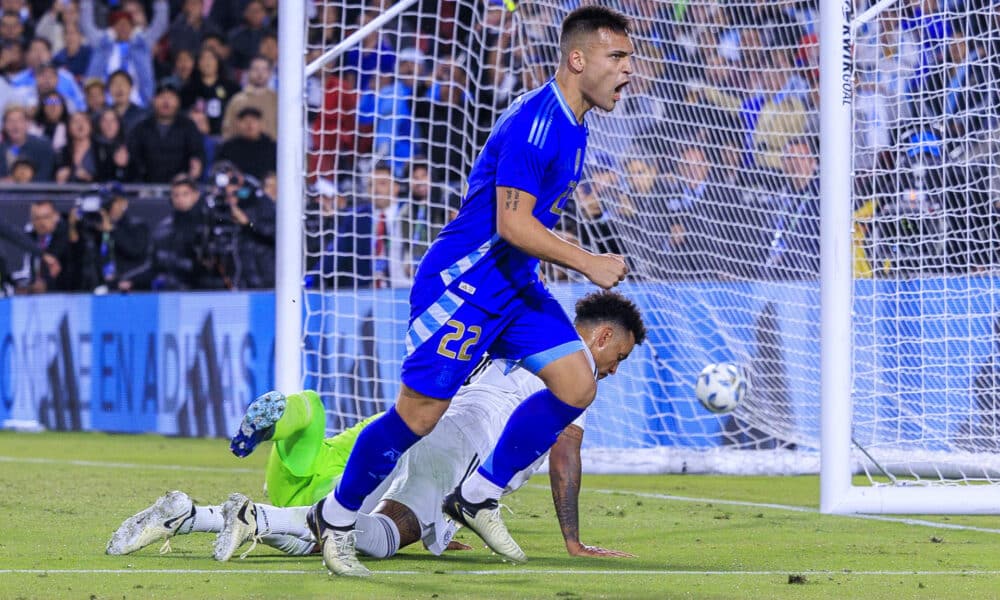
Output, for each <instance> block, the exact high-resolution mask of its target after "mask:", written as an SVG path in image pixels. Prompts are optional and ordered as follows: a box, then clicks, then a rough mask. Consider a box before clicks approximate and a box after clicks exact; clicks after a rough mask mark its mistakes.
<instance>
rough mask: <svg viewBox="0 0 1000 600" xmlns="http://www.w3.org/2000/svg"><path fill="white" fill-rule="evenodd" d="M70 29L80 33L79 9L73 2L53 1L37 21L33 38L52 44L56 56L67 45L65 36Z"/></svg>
mask: <svg viewBox="0 0 1000 600" xmlns="http://www.w3.org/2000/svg"><path fill="white" fill-rule="evenodd" d="M71 28H74V29H75V30H76V31H77V32H78V33H79V32H80V7H79V6H78V5H77V3H76V2H73V1H68V0H54V1H53V2H51V6H50V7H49V9H48V10H47V11H45V14H43V15H42V16H41V18H40V19H38V25H37V26H36V27H35V36H36V37H43V38H45V39H47V40H49V41H50V42H52V51H53V52H55V53H56V54H57V55H58V54H60V53H61V52H62V51H63V50H64V49H65V48H66V47H67V46H68V45H69V41H68V40H67V39H66V36H67V32H68V31H69V29H71ZM60 66H65V65H60ZM83 68H84V69H85V70H86V68H87V65H86V64H84V65H83ZM70 70H72V69H70Z"/></svg>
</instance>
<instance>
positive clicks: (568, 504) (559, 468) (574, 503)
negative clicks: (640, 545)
mask: <svg viewBox="0 0 1000 600" xmlns="http://www.w3.org/2000/svg"><path fill="white" fill-rule="evenodd" d="M582 443H583V430H582V429H580V428H579V427H577V426H576V425H570V426H568V427H566V429H564V430H563V432H562V433H560V434H559V438H558V439H557V440H556V443H555V445H553V446H552V451H551V452H550V453H549V481H550V484H551V487H552V502H553V504H555V509H556V517H557V518H558V519H559V527H560V529H562V534H563V540H565V542H566V551H567V552H569V553H570V554H571V555H572V556H612V557H620V558H628V557H631V556H632V555H631V554H629V553H627V552H620V551H618V550H609V549H606V548H599V547H597V546H588V545H586V544H583V543H581V542H580V478H581V474H582V468H581V464H580V446H581V444H582Z"/></svg>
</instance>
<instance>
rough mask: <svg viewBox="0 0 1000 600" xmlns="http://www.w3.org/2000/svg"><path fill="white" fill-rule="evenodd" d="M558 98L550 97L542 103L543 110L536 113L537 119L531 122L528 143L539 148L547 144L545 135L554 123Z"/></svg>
mask: <svg viewBox="0 0 1000 600" xmlns="http://www.w3.org/2000/svg"><path fill="white" fill-rule="evenodd" d="M556 103H557V100H556V99H555V98H549V99H548V100H546V101H545V103H544V104H542V108H541V110H539V111H538V114H536V115H535V120H534V121H533V122H532V123H531V131H530V132H529V133H528V143H529V144H532V145H534V146H537V147H539V148H541V147H543V146H544V145H545V137H546V136H547V135H548V134H549V126H551V125H552V116H553V113H554V112H555V111H556Z"/></svg>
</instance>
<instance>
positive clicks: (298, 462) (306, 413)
mask: <svg viewBox="0 0 1000 600" xmlns="http://www.w3.org/2000/svg"><path fill="white" fill-rule="evenodd" d="M381 414H382V413H379V414H376V415H372V416H371V417H368V418H367V419H365V420H363V421H361V422H360V423H358V424H356V425H354V426H353V427H351V428H349V429H345V430H344V431H342V432H341V433H338V434H337V435H335V436H333V437H332V438H327V437H326V409H325V407H324V406H323V402H322V401H321V400H320V398H319V395H318V394H317V393H316V392H314V391H312V390H306V391H304V392H301V393H298V394H290V395H289V396H288V397H287V398H286V404H285V412H284V414H283V415H282V416H281V418H280V419H278V422H277V423H275V430H274V435H273V436H272V437H271V439H272V440H273V441H274V444H273V445H272V448H271V455H270V457H268V460H267V471H266V475H265V485H266V490H267V495H268V498H270V501H271V504H273V505H274V506H309V505H312V504H315V503H316V502H318V501H320V500H321V499H323V498H325V497H326V496H327V495H328V494H329V493H330V491H331V490H332V489H333V486H334V484H335V482H336V481H337V478H339V477H340V475H341V474H342V473H343V472H344V466H345V465H346V464H347V458H348V456H350V454H351V450H352V449H353V448H354V443H355V442H356V441H357V439H358V434H360V433H361V430H362V429H364V427H365V426H366V425H368V423H370V422H371V421H373V420H374V419H376V418H377V417H379V416H380V415H381Z"/></svg>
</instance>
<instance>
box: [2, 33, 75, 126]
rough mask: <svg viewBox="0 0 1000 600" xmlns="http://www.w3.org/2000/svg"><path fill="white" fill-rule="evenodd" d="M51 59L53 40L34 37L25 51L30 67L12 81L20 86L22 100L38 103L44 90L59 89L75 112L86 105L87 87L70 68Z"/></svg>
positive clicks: (27, 102) (26, 63)
mask: <svg viewBox="0 0 1000 600" xmlns="http://www.w3.org/2000/svg"><path fill="white" fill-rule="evenodd" d="M51 61H52V50H51V44H50V43H49V41H48V40H46V39H44V38H35V39H33V40H31V43H30V44H29V45H28V50H27V52H26V53H25V55H24V63H25V66H26V67H27V68H26V70H25V71H24V72H22V73H21V74H19V75H18V76H17V77H12V78H11V81H10V83H11V85H13V86H14V87H16V88H18V90H19V94H20V97H21V99H22V101H23V102H25V103H26V104H28V105H31V106H35V105H37V104H38V100H39V98H40V97H41V96H42V95H43V94H45V93H48V92H51V91H57V92H59V93H60V94H62V96H63V98H65V99H66V102H67V104H68V105H69V108H70V110H72V111H74V112H75V111H78V110H84V109H86V107H87V103H86V101H85V100H84V98H83V90H81V89H80V85H79V84H78V83H77V82H76V78H75V77H74V76H73V74H72V73H70V72H69V71H67V70H66V69H61V68H57V67H56V66H55V65H54V64H52V62H51Z"/></svg>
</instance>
